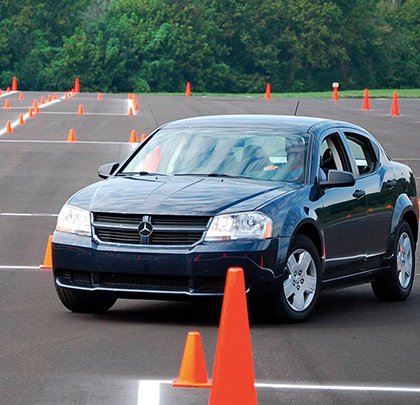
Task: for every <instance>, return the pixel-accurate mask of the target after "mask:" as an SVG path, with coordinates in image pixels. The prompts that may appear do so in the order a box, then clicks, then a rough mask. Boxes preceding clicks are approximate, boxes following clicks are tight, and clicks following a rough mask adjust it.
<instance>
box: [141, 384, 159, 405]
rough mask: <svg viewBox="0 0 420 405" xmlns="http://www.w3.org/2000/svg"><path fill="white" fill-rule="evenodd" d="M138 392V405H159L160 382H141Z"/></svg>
mask: <svg viewBox="0 0 420 405" xmlns="http://www.w3.org/2000/svg"><path fill="white" fill-rule="evenodd" d="M137 392H138V393H137V405H159V402H160V382H159V381H153V380H152V381H147V380H140V381H139V387H138V391H137Z"/></svg>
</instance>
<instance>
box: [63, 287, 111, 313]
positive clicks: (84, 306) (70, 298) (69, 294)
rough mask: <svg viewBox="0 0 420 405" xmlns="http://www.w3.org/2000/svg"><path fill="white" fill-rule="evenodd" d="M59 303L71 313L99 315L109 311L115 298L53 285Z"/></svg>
mask: <svg viewBox="0 0 420 405" xmlns="http://www.w3.org/2000/svg"><path fill="white" fill-rule="evenodd" d="M55 289H56V291H57V295H58V298H59V299H60V301H61V303H62V304H63V305H64V306H65V307H66V308H67V309H69V310H70V311H72V312H81V313H101V312H106V311H108V309H110V308H111V307H112V306H113V305H114V304H115V302H116V301H117V298H116V297H115V296H113V295H111V294H109V293H106V292H102V291H81V290H71V289H69V288H63V287H60V286H58V285H57V284H55Z"/></svg>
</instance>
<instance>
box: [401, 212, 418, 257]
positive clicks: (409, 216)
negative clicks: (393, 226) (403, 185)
mask: <svg viewBox="0 0 420 405" xmlns="http://www.w3.org/2000/svg"><path fill="white" fill-rule="evenodd" d="M402 219H403V221H405V222H407V224H408V226H409V227H410V229H411V232H412V233H413V238H414V249H415V248H416V245H417V237H418V232H419V225H418V223H417V218H416V214H414V212H413V211H406V212H405V213H404V215H403V217H402Z"/></svg>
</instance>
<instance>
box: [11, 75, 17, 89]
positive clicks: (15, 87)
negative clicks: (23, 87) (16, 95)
mask: <svg viewBox="0 0 420 405" xmlns="http://www.w3.org/2000/svg"><path fill="white" fill-rule="evenodd" d="M17 89H18V84H17V79H16V76H13V80H12V90H13V91H17Z"/></svg>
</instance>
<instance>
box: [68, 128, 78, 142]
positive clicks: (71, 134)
mask: <svg viewBox="0 0 420 405" xmlns="http://www.w3.org/2000/svg"><path fill="white" fill-rule="evenodd" d="M67 142H77V139H76V133H75V132H74V129H73V128H71V129H70V130H69V134H68V136H67Z"/></svg>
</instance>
